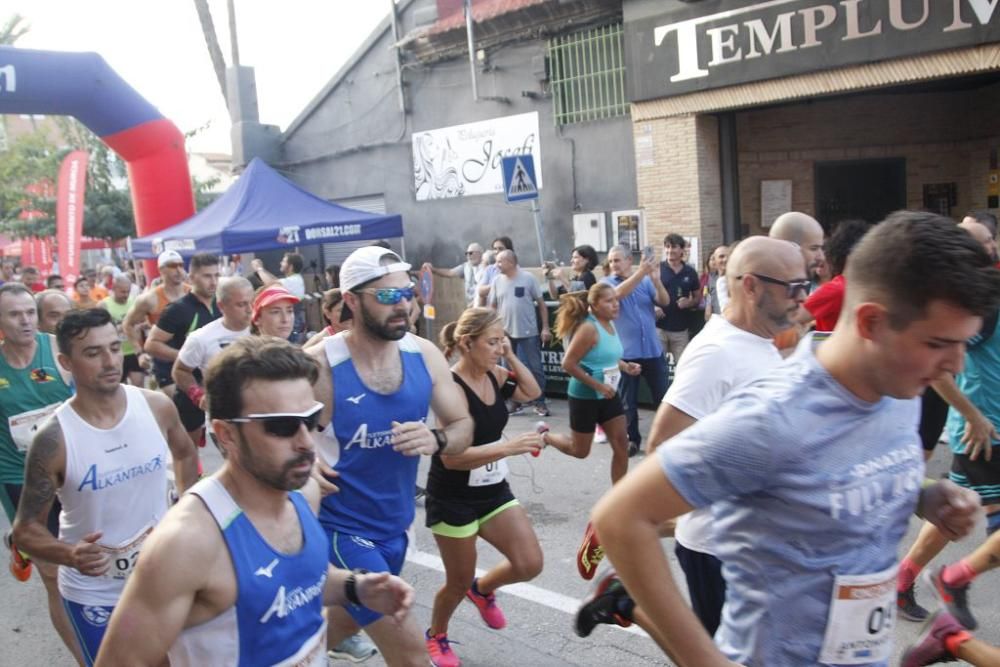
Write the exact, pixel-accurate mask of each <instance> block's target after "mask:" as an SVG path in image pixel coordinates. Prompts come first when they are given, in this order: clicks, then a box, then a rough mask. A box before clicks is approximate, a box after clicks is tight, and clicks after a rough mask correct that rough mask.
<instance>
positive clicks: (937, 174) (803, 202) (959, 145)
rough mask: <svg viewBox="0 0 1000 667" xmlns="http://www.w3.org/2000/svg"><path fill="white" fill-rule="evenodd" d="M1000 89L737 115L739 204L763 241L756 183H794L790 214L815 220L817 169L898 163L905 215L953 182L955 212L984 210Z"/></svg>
mask: <svg viewBox="0 0 1000 667" xmlns="http://www.w3.org/2000/svg"><path fill="white" fill-rule="evenodd" d="M998 107H1000V85H996V84H994V85H992V86H988V87H983V88H978V89H970V90H959V91H954V92H914V93H905V92H894V93H872V94H866V95H855V96H850V97H842V98H838V99H830V100H816V101H811V102H806V103H798V104H789V105H783V106H774V107H769V108H764V109H753V110H749V111H742V112H738V113H737V115H736V123H737V145H738V151H739V175H740V206H741V216H742V222H743V224H744V225H745V226H747V227H748V228H749V231H750V233H761V232H762V230H761V227H760V216H761V212H760V182H761V181H762V180H770V179H791V180H792V208H793V209H795V210H799V211H804V212H806V213H810V214H815V209H816V202H815V183H814V167H815V163H816V162H820V161H828V160H859V159H870V158H904V159H905V160H906V200H907V207H908V208H915V209H920V208H923V186H924V185H925V184H929V183H950V182H954V183H956V184H957V199H958V201H957V204H956V206H955V207H953V213H954V214H955V215H958V216H959V217H961V215H962V214H964V213H965V212H966V211H967V210H969V209H972V208H985V206H986V189H987V183H988V176H989V156H990V150H991V149H995V148H998V147H1000V131H998V127H997V124H996V122H995V121H994V120H993V119H994V118H996V115H995V114H996V111H997V109H998Z"/></svg>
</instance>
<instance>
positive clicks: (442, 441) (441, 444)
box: [431, 428, 448, 454]
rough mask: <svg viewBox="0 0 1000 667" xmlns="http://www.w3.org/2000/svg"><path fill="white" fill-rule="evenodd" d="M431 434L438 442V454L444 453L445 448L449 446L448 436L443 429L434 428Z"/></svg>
mask: <svg viewBox="0 0 1000 667" xmlns="http://www.w3.org/2000/svg"><path fill="white" fill-rule="evenodd" d="M431 433H433V434H434V439H435V440H437V445H438V448H437V452H436V453H437V454H440V453H441V452H443V451H444V448H445V447H447V446H448V434H447V433H446V432H445V430H444V429H442V428H432V429H431Z"/></svg>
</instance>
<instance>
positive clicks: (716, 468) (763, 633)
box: [656, 336, 924, 667]
mask: <svg viewBox="0 0 1000 667" xmlns="http://www.w3.org/2000/svg"><path fill="white" fill-rule="evenodd" d="M813 344H814V340H813V336H808V337H806V338H805V339H804V340H803V341H802V343H801V344H800V345H799V347H798V349H797V350H796V352H795V354H794V355H793V356H792V357H790V358H789V359H788V360H786V361H785V362H784V363H783V364H781V365H780V366H778V367H777V368H776V369H774V370H773V371H770V372H768V373H767V374H766V375H764V376H763V377H761V378H760V379H758V380H755V381H753V382H751V383H750V384H748V385H747V386H746V387H744V388H742V389H737V390H735V391H734V392H732V393H731V394H730V395H729V396H728V397H727V398H726V400H725V401H724V402H723V403H722V405H721V406H720V407H719V408H718V409H717V410H716V411H715V412H714V413H713V414H711V415H709V416H708V417H706V418H705V419H703V420H701V421H699V422H698V423H697V424H695V425H694V426H692V427H691V428H689V429H687V430H685V431H683V432H681V433H680V434H679V435H677V436H676V437H674V438H672V439H670V440H668V441H667V442H666V443H664V444H663V445H662V446H660V448H659V449H657V452H656V453H657V456H658V457H659V460H660V464H661V466H662V468H663V471H664V473H665V475H666V476H667V478H668V479H669V480H670V482H671V484H673V486H674V487H675V488H676V489H677V491H678V492H679V493H680V494H681V496H682V497H684V498H685V499H686V500H687V501H688V502H689V503H690V504H691V505H693V506H694V507H705V506H709V505H711V509H712V515H713V518H714V527H715V532H714V541H715V547H716V553H717V555H718V557H719V559H720V560H722V562H723V575H724V576H725V579H726V583H727V591H726V604H725V606H724V608H723V613H722V624H721V626H720V627H719V630H718V632H717V633H716V635H715V641H716V644H717V645H718V646H719V648H720V649H721V650H722V651H723V652H724V653H725V654H726V655H727V656H728V657H729V659H731V660H734V661H736V662H738V663H741V664H743V665H746V666H747V667H761V666H763V665H768V666H771V665H820V664H837V665H839V664H859V665H885V664H887V662H886V661H885V660H878V659H871V658H866V655H877V653H874V652H873V649H875V648H878V646H877V645H876V643H875V641H874V640H875V638H876V637H877V638H878V640H879V641H881V645H880V646H881V650H882V651H885V650H887V649H891V642H892V630H891V627H892V622H893V620H894V618H895V614H894V613H893V611H894V610H893V609H892V607H894V606H895V604H894V603H895V583H894V582H895V565H896V561H897V557H898V548H899V542H900V540H901V539H902V537H903V534H904V532H905V531H906V527H907V522H908V520H909V517H910V516H911V515H912V514H913V511H914V509H915V507H916V503H917V497H918V495H919V492H920V485H921V481H922V480H923V475H924V461H923V456H922V453H921V447H920V437H919V436H918V434H917V423H918V420H919V415H920V406H919V401H917V400H896V399H892V398H882V399H881V400H879V401H878V402H876V403H868V402H865V401H863V400H861V399H860V398H858V397H857V396H855V395H854V394H852V393H850V392H849V391H848V390H847V389H846V388H844V387H843V386H842V385H841V384H839V383H838V382H837V381H836V380H834V379H833V377H831V376H830V374H829V373H828V372H827V371H826V369H825V368H823V366H822V365H820V363H819V362H818V361H817V360H816V357H815V355H814V354H813ZM876 573H877V574H878V575H879V576H878V577H874V578H873V581H874V582H876V583H874V584H871V585H868V586H867V587H866V586H865V585H864V584H858V585H853V584H852V582H850V581H847V580H846V579H845V577H846V575H874V574H876ZM838 576H840V577H842V578H841V579H840V580H839V581H838V580H837V577H838ZM835 589H836V590H837V591H838V592H839V593H840V596H839V597H838V603H837V607H838V608H839V609H844V608H845V607H846V608H847V611H848V612H849V613H847V614H841V615H840V619H843V618H845V617H847V618H849V619H851V620H850V621H849V622H847V623H845V624H840V625H839V626H838V624H837V623H833V624H831V623H828V619H829V618H832V616H831V613H832V612H831V610H832V608H833V606H834V605H833V604H832V601H833V599H834V591H835ZM856 591H863V592H864V594H863V595H857V594H856V593H854V592H856ZM852 596H856V597H855V599H850V598H851V597H852ZM865 596H867V597H868V598H869V599H874V598H875V597H876V596H877V597H879V598H880V599H887V600H889V603H890V604H889V605H887V608H884V609H882V611H881V612H879V611H878V609H879V608H880V607H878V606H877V605H869V606H868V607H866V608H865V609H864V610H860V611H861V612H862V613H856V612H857V611H859V610H858V609H857V606H863V605H865V604H866V602H864V601H863V598H864V597H865ZM870 628H874V629H875V630H879V631H881V629H883V628H885V629H887V630H888V632H887V633H871V632H870V631H869V629H870ZM830 633H833V634H834V635H835V636H836V637H837V638H838V639H839V641H838V642H836V645H837V646H838V647H840V648H841V649H843V654H842V655H843V656H846V657H844V659H838V660H826V661H824V660H821V659H820V656H821V654H822V650H823V648H824V647H829V646H830V645H831V644H830V642H827V641H825V638H826V637H827V636H828V635H829V634H830Z"/></svg>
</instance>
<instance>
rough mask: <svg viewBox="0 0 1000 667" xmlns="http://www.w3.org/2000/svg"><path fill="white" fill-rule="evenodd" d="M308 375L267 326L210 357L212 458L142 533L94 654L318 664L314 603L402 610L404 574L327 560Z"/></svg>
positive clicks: (406, 603)
mask: <svg viewBox="0 0 1000 667" xmlns="http://www.w3.org/2000/svg"><path fill="white" fill-rule="evenodd" d="M317 376H318V369H317V368H316V365H315V364H314V363H313V362H312V360H311V359H310V358H309V357H308V356H306V355H305V353H303V352H302V351H301V350H299V349H298V348H296V347H294V346H292V345H291V344H290V343H288V342H286V341H283V340H280V339H276V338H270V337H268V338H260V337H247V338H242V339H240V340H237V341H235V342H234V343H232V344H231V345H229V346H228V347H227V348H226V349H225V350H223V351H222V352H221V353H220V354H219V355H218V356H217V357H216V358H215V359H213V360H212V362H211V363H210V364H209V367H208V370H207V372H206V374H205V388H206V390H207V396H208V405H209V413H210V415H211V417H212V428H213V430H214V432H215V435H216V438H217V440H218V444H219V447H220V448H222V450H223V451H224V452H225V463H224V464H223V467H222V469H221V470H220V471H219V472H217V473H216V474H215V475H213V476H212V477H209V478H207V479H204V480H202V481H201V482H199V483H198V484H196V485H195V486H194V487H193V488H192V489H191V491H190V493H187V494H185V495H184V496H183V497H182V498H181V500H180V501H179V502H178V503H177V505H175V506H174V507H173V508H172V509H171V510H170V511H169V512H167V515H166V516H165V517H164V519H163V520H162V521H161V522H160V524H159V525H158V526H157V528H156V529H155V530H154V531H153V532H152V534H151V535H150V536H149V538H148V539H147V541H146V544H145V546H144V548H143V551H142V558H140V559H139V561H138V564H137V565H136V568H135V570H134V572H133V573H132V576H131V577H130V578H129V580H128V583H127V584H126V585H125V590H124V592H123V593H122V597H121V601H120V602H119V604H118V607H116V609H115V613H113V614H112V616H111V623H110V627H109V628H108V632H107V634H106V635H105V637H104V643H103V644H102V647H101V652H100V654H99V655H98V657H97V664H98V665H122V666H123V667H124V666H127V665H149V664H162V663H164V662H165V658H167V657H169V660H170V664H171V666H172V667H200V666H201V665H219V666H225V667H229V666H237V665H239V666H256V665H281V666H282V667H291V666H292V665H295V666H302V667H321V666H325V665H326V622H325V620H324V618H323V613H322V612H323V606H325V605H338V604H339V605H343V604H349V603H354V604H359V603H362V602H363V603H364V604H366V605H369V606H371V607H372V608H374V609H378V610H379V611H381V612H383V613H386V614H393V615H394V617H396V618H398V619H400V620H402V619H403V618H404V617H405V616H406V614H407V612H408V610H409V607H410V605H411V604H412V601H413V589H411V588H410V587H409V586H408V585H407V584H406V583H405V582H404V581H402V580H401V579H399V578H398V577H394V576H392V575H388V574H365V573H352V572H348V571H346V570H338V569H335V568H333V567H332V566H331V565H330V563H329V561H328V559H327V544H326V536H325V534H324V532H323V529H322V528H321V527H320V525H319V522H318V521H317V520H316V518H315V516H314V515H313V512H315V511H316V510H317V509H318V508H319V500H320V498H319V489H318V487H317V486H316V484H315V482H313V481H312V480H311V479H310V474H311V472H312V467H313V461H314V460H315V456H316V454H315V441H314V434H313V431H314V430H315V428H316V426H317V423H318V418H319V413H320V410H321V409H322V406H321V405H320V404H319V403H317V402H316V400H315V398H314V397H313V389H312V385H313V383H315V381H316V378H317ZM298 489H301V490H302V492H301V493H299V492H298V491H297V490H298ZM290 492H291V493H290ZM137 638H141V639H137Z"/></svg>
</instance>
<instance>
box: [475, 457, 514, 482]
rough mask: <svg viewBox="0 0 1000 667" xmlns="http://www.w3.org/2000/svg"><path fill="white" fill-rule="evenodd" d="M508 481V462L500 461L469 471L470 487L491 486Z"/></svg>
mask: <svg viewBox="0 0 1000 667" xmlns="http://www.w3.org/2000/svg"><path fill="white" fill-rule="evenodd" d="M505 479H507V461H506V460H505V459H500V460H499V461H494V462H493V463H487V464H486V465H484V466H479V467H478V468H473V469H472V470H470V471H469V486H490V485H491V484H499V483H500V482H502V481H504V480H505Z"/></svg>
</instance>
